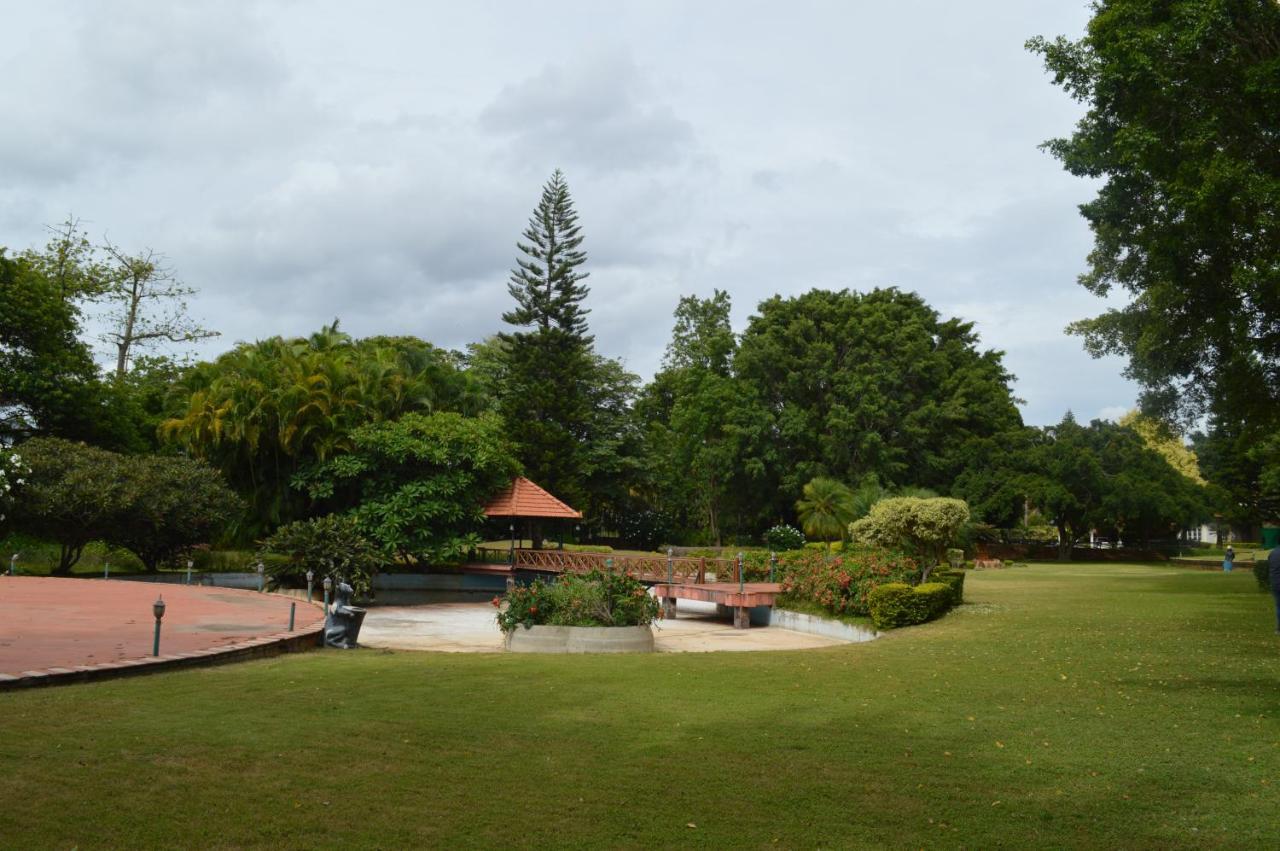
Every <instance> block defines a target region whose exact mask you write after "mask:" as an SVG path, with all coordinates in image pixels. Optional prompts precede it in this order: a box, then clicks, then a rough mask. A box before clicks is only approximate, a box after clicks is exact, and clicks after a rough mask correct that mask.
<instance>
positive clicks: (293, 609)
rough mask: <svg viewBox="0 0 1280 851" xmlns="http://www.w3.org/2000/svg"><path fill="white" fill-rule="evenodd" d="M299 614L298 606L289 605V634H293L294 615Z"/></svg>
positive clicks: (295, 604)
mask: <svg viewBox="0 0 1280 851" xmlns="http://www.w3.org/2000/svg"><path fill="white" fill-rule="evenodd" d="M297 612H298V604H297V603H290V604H289V632H293V617H294V615H296V614H297Z"/></svg>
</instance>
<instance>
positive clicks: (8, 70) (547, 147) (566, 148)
mask: <svg viewBox="0 0 1280 851" xmlns="http://www.w3.org/2000/svg"><path fill="white" fill-rule="evenodd" d="M1087 14H1088V10H1087V8H1085V7H1084V6H1083V5H1081V6H1080V7H1079V8H1067V7H1063V5H1062V4H1060V3H1056V2H1050V0H1036V2H1027V0H985V2H983V3H980V4H978V6H976V7H975V6H967V7H963V8H962V7H949V6H945V5H942V4H937V3H925V2H904V3H898V4H881V5H879V6H865V5H858V4H845V3H836V2H820V0H797V2H794V3H789V4H787V5H786V6H778V5H777V4H767V3H744V2H707V3H698V4H687V3H676V2H667V0H654V1H653V2H639V0H637V2H623V3H618V4H608V5H607V6H604V5H601V4H594V3H588V2H585V0H582V2H570V0H564V1H563V2H553V3H552V4H550V6H547V5H546V4H544V5H543V6H539V7H536V8H535V7H529V6H526V5H523V4H514V3H504V2H498V1H497V0H490V1H489V2H479V3H475V4H454V5H453V6H448V7H438V6H428V5H418V4H411V3H400V2H392V0H387V2H382V3H377V4H373V5H372V6H370V7H369V8H367V9H365V8H362V9H361V10H360V11H359V12H357V11H356V10H355V8H354V7H351V6H350V5H349V4H345V3H339V2H332V0H317V2H308V3H286V4H279V3H258V2H235V3H219V4H202V3H195V2H173V3H165V4H153V3H141V2H136V3H112V4H82V3H74V2H50V3H42V4H26V5H25V6H21V7H16V8H14V9H12V10H10V11H9V12H8V13H7V15H6V25H7V29H8V30H9V31H10V33H12V37H9V38H6V39H5V40H4V43H3V44H0V73H3V74H4V76H5V79H8V80H20V81H21V85H10V86H5V87H3V88H0V111H2V114H3V115H4V118H5V128H6V130H5V133H3V134H0V170H3V174H2V175H0V177H3V179H0V245H9V246H11V247H18V248H20V247H24V246H26V245H31V244H37V243H41V242H43V241H44V233H43V226H44V224H45V223H47V222H54V221H58V220H61V219H62V218H63V217H65V215H66V214H67V212H68V211H73V212H74V213H76V214H77V215H80V216H82V217H84V218H85V219H86V220H88V221H89V222H90V223H91V229H92V230H93V232H94V235H95V236H98V237H100V236H101V235H102V233H103V232H109V233H110V236H111V238H112V239H113V240H114V241H116V242H117V243H119V244H121V245H123V246H124V247H126V248H140V247H142V246H150V247H153V248H155V249H158V250H160V251H163V252H165V253H166V254H167V255H168V256H169V258H170V259H171V261H172V263H173V265H174V266H175V267H176V268H177V270H178V272H179V274H180V275H181V276H182V278H183V279H184V280H186V281H187V282H188V283H190V284H192V285H194V286H196V287H198V288H199V289H200V295H199V297H198V298H197V299H195V300H193V302H192V308H193V310H194V311H195V312H196V313H197V314H199V315H200V316H202V317H203V318H205V319H206V320H207V322H208V323H209V324H210V325H212V326H213V327H216V328H219V329H220V330H222V331H223V332H224V337H223V338H222V339H220V340H218V341H214V342H212V343H210V344H207V345H206V346H204V347H203V348H202V349H201V350H200V352H201V354H204V355H212V354H214V353H216V352H217V351H220V350H222V349H223V348H225V347H226V346H227V345H229V344H230V342H232V341H234V340H239V339H253V338H257V337H262V336H267V335H270V334H276V333H282V334H301V333H307V332H309V331H311V330H314V329H315V328H317V327H318V326H319V325H320V324H321V323H324V322H328V321H331V320H332V319H333V317H335V316H339V317H341V318H342V321H343V324H344V326H345V327H346V328H348V329H349V330H351V331H353V332H354V333H357V334H373V333H412V334H418V335H420V336H423V337H425V338H427V339H430V340H432V341H433V342H436V343H438V344H440V345H446V346H453V347H461V346H463V345H465V344H466V343H467V342H469V341H472V340H477V339H480V338H482V337H484V336H486V335H488V334H491V333H493V332H494V331H497V330H500V329H501V319H500V317H501V313H502V311H503V310H505V309H506V308H507V306H508V305H507V302H508V298H509V297H508V296H507V293H506V283H505V282H506V277H507V274H508V270H509V269H510V267H511V266H512V265H513V263H514V260H515V253H516V252H515V241H516V239H517V238H518V235H519V233H520V231H521V229H522V228H523V227H524V225H525V223H526V220H527V218H528V216H529V213H530V212H531V210H532V208H533V206H534V204H535V203H536V201H537V198H538V194H539V191H540V187H541V184H542V182H543V181H544V180H545V179H546V178H547V176H548V175H549V174H550V172H551V170H552V169H553V168H556V167H560V168H563V169H564V170H565V171H566V173H567V174H568V177H569V182H570V186H571V188H572V191H573V194H574V199H575V201H576V203H577V206H578V209H579V212H580V215H581V218H582V222H583V225H584V229H585V233H586V237H587V241H586V247H587V250H588V253H589V255H590V268H591V272H592V276H591V278H590V284H591V287H592V292H591V296H590V298H589V300H588V306H589V307H590V308H591V310H592V314H591V320H592V327H593V331H594V332H595V334H596V337H597V345H598V347H599V348H600V350H601V351H602V352H604V353H605V354H609V355H613V356H619V357H622V358H624V359H625V360H626V361H627V363H628V365H629V366H630V367H631V368H633V369H635V370H637V371H640V372H641V373H649V372H651V371H652V370H653V369H654V368H656V366H657V365H658V362H659V359H660V357H661V352H662V349H663V347H664V346H665V344H666V341H667V338H668V336H669V334H670V328H671V311H672V310H673V308H674V307H675V303H676V301H677V299H678V298H679V297H680V296H681V295H684V294H688V293H699V294H703V295H706V294H709V293H710V292H711V290H712V289H713V288H717V287H718V288H721V289H727V290H729V291H730V293H731V294H732V295H733V297H734V305H735V308H734V318H735V323H736V324H737V326H738V327H739V328H742V327H744V326H745V322H746V319H747V317H748V316H749V315H750V314H751V313H752V312H753V311H754V309H755V306H756V305H757V304H758V303H759V301H760V300H761V299H763V298H767V297H769V296H770V295H772V294H774V293H782V294H784V295H790V294H797V293H799V292H802V291H804V290H806V289H809V288H810V287H814V286H822V287H833V288H840V287H854V288H860V289H865V288H869V287H872V286H888V285H894V286H899V287H902V288H904V289H910V290H915V291H918V292H920V293H921V295H923V296H924V297H925V298H926V299H928V300H929V301H930V302H931V303H932V304H934V305H935V306H936V307H937V308H938V309H939V310H940V311H941V312H943V313H944V314H946V315H953V314H954V315H959V316H962V317H964V318H967V319H971V320H973V321H975V323H976V325H977V327H978V329H979V331H980V332H981V334H982V338H983V344H984V345H985V346H989V347H993V348H999V349H1003V350H1005V351H1006V352H1007V363H1008V366H1009V368H1010V369H1011V371H1012V372H1014V373H1015V374H1017V376H1018V379H1019V380H1018V384H1017V392H1018V395H1020V396H1021V397H1023V398H1025V399H1026V400H1027V405H1026V406H1025V409H1024V411H1025V416H1026V418H1027V419H1028V421H1031V422H1036V423H1044V422H1053V421H1056V420H1057V419H1058V418H1059V417H1060V416H1061V414H1062V412H1063V411H1064V410H1065V409H1066V408H1067V407H1071V408H1072V409H1073V410H1075V412H1076V413H1077V415H1078V416H1080V417H1082V418H1085V419H1087V418H1090V417H1093V416H1097V415H1098V414H1100V413H1101V412H1102V411H1103V410H1104V409H1116V408H1120V407H1127V406H1128V405H1130V404H1131V403H1132V401H1133V398H1134V395H1135V393H1134V388H1133V386H1132V385H1131V384H1129V383H1128V382H1127V381H1125V380H1124V379H1123V378H1121V377H1120V375H1119V372H1120V367H1121V364H1119V363H1118V362H1116V361H1115V360H1104V361H1092V360H1090V359H1089V358H1088V357H1087V355H1085V354H1084V352H1083V350H1082V348H1081V347H1080V345H1079V341H1078V340H1075V339H1072V338H1068V337H1066V336H1065V335H1064V334H1063V333H1062V328H1063V326H1064V325H1065V323H1066V322H1067V321H1070V320H1071V319H1074V318H1078V317H1080V316H1087V315H1091V314H1094V313H1096V312H1098V311H1100V310H1101V309H1103V307H1104V305H1103V304H1102V303H1100V302H1099V301H1098V300H1096V299H1094V298H1092V297H1091V296H1089V295H1088V294H1087V293H1085V292H1084V290H1083V289H1081V288H1080V287H1078V286H1077V285H1076V284H1075V283H1074V279H1075V276H1076V274H1077V273H1078V272H1079V270H1080V269H1081V268H1082V266H1083V263H1084V256H1085V254H1086V252H1087V251H1088V246H1089V242H1090V237H1089V234H1088V231H1087V228H1085V226H1084V224H1083V222H1082V221H1081V220H1080V218H1079V216H1078V215H1077V213H1076V212H1075V206H1076V205H1077V204H1078V203H1080V202H1081V201H1083V200H1085V199H1086V198H1087V197H1088V196H1089V194H1090V192H1091V187H1090V186H1088V185H1087V184H1085V183H1083V182H1080V181H1076V180H1074V179H1072V178H1070V177H1068V176H1066V175H1064V174H1063V173H1062V172H1061V170H1060V168H1059V167H1058V166H1057V164H1056V163H1054V162H1053V161H1052V160H1051V159H1050V158H1048V157H1047V156H1046V155H1045V154H1043V153H1041V152H1040V151H1038V150H1036V145H1037V144H1038V143H1039V142H1040V141H1042V140H1043V139H1045V138H1048V137H1050V136H1053V135H1059V134H1062V133H1065V132H1067V131H1068V130H1069V129H1070V126H1071V124H1072V123H1073V122H1074V120H1075V118H1076V117H1077V115H1078V109H1079V108H1078V106H1077V105H1075V104H1072V103H1071V102H1070V101H1068V100H1067V99H1065V98H1064V97H1062V96H1061V94H1060V93H1058V92H1057V91H1056V90H1054V89H1053V88H1052V86H1051V85H1050V84H1049V83H1048V81H1047V80H1046V79H1045V77H1044V74H1043V72H1042V71H1041V70H1040V68H1039V67H1038V63H1037V61H1036V59H1035V58H1034V57H1031V56H1029V55H1027V54H1026V53H1025V51H1023V49H1022V47H1021V45H1022V42H1023V40H1024V39H1025V38H1026V37H1027V36H1029V35H1033V34H1037V33H1048V34H1053V33H1057V32H1068V33H1076V32H1079V31H1080V29H1081V28H1082V27H1083V25H1084V23H1085V21H1086V19H1087Z"/></svg>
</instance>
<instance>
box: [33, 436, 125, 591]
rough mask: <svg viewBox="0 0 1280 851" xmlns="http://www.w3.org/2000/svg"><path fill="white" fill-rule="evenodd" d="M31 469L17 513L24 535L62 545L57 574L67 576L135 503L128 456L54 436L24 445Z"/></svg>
mask: <svg viewBox="0 0 1280 851" xmlns="http://www.w3.org/2000/svg"><path fill="white" fill-rule="evenodd" d="M19 452H20V455H21V457H22V462H23V463H24V464H25V465H26V466H27V468H28V470H29V471H30V472H29V473H28V474H27V480H26V484H25V485H24V487H23V491H22V498H21V499H20V500H19V501H18V502H17V503H16V505H15V506H14V510H13V524H14V526H15V527H16V528H17V529H19V530H20V531H23V532H26V533H28V534H30V535H34V536H36V537H39V538H44V539H46V540H49V541H54V542H55V543H57V544H58V545H59V548H60V552H59V556H58V566H57V567H56V568H55V569H54V571H53V572H54V573H55V574H67V573H70V572H71V568H72V567H74V566H75V564H76V562H77V561H79V560H80V554H81V553H82V552H84V548H85V547H86V546H87V545H88V544H89V542H91V541H95V540H108V539H109V538H110V537H111V535H112V534H113V532H114V531H115V529H116V528H118V526H119V525H120V524H121V523H122V522H124V520H125V515H126V513H127V512H128V510H129V508H130V506H131V505H132V503H133V500H134V491H133V489H132V488H131V483H130V478H129V475H128V472H127V470H126V461H125V456H123V455H118V454H116V453H114V452H108V451H107V450H105V449H97V448H95V447H92V446H86V445H85V444H83V443H77V442H73V441H69V440H62V439H61V438H55V437H36V438H32V439H31V440H28V441H26V442H25V443H23V444H22V445H21V446H20V447H19Z"/></svg>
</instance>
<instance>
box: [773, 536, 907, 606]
mask: <svg viewBox="0 0 1280 851" xmlns="http://www.w3.org/2000/svg"><path fill="white" fill-rule="evenodd" d="M779 561H780V564H779V570H780V572H781V573H782V576H781V577H780V578H781V581H782V601H783V604H784V605H785V604H786V603H787V601H788V600H800V601H804V602H810V603H813V604H816V605H819V606H821V607H823V608H824V609H825V610H827V611H828V612H831V613H832V614H835V615H841V614H850V615H866V614H868V613H869V601H870V596H869V595H870V594H871V591H872V589H874V588H876V587H877V586H880V585H885V584H889V583H904V584H905V583H912V582H916V581H918V580H919V578H920V569H919V567H918V566H917V565H916V563H915V562H914V561H912V560H911V559H909V558H907V557H905V556H900V555H898V554H896V553H893V552H890V551H888V550H883V549H880V548H877V547H864V548H861V549H856V550H855V549H852V548H850V549H847V550H845V551H844V552H842V553H840V554H839V555H834V556H827V555H826V554H824V553H821V552H816V551H814V550H807V549H806V550H801V551H798V552H796V553H794V554H793V553H784V555H783V557H782V558H780V560H779Z"/></svg>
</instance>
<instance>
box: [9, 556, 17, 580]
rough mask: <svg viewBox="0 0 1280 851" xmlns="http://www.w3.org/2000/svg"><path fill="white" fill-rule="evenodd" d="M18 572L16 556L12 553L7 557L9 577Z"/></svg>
mask: <svg viewBox="0 0 1280 851" xmlns="http://www.w3.org/2000/svg"><path fill="white" fill-rule="evenodd" d="M17 572H18V554H17V553H14V554H13V555H11V556H10V557H9V575H10V576H13V575H14V574H15V573H17Z"/></svg>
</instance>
